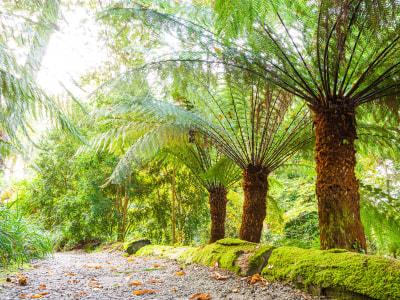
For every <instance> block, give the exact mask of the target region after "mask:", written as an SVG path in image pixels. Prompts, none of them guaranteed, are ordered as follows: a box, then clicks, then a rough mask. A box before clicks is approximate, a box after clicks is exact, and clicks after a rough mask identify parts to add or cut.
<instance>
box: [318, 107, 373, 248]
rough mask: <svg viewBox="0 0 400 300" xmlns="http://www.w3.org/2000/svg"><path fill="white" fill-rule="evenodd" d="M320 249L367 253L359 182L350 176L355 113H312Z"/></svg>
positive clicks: (351, 171)
mask: <svg viewBox="0 0 400 300" xmlns="http://www.w3.org/2000/svg"><path fill="white" fill-rule="evenodd" d="M314 125H315V134H316V144H315V150H316V155H315V162H316V165H317V183H316V194H317V199H318V216H319V231H320V237H321V249H331V248H342V249H347V250H349V251H360V250H361V249H364V251H365V252H366V251H367V248H366V242H365V232H364V227H363V225H362V223H361V216H360V193H359V183H358V180H357V178H356V176H355V173H354V168H355V166H356V150H355V147H354V141H355V139H356V138H357V133H356V119H355V110H354V109H348V110H347V111H346V112H342V113H333V112H331V111H327V110H320V111H314Z"/></svg>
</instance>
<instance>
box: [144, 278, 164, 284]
mask: <svg viewBox="0 0 400 300" xmlns="http://www.w3.org/2000/svg"><path fill="white" fill-rule="evenodd" d="M146 282H148V283H161V282H164V280H157V279H152V280H147V281H146Z"/></svg>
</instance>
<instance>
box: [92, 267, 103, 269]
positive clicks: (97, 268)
mask: <svg viewBox="0 0 400 300" xmlns="http://www.w3.org/2000/svg"><path fill="white" fill-rule="evenodd" d="M94 268H95V269H101V268H102V266H95V267H94Z"/></svg>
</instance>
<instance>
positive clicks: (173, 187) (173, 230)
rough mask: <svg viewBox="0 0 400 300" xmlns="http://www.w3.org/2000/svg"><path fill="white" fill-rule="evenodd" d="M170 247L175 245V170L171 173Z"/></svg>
mask: <svg viewBox="0 0 400 300" xmlns="http://www.w3.org/2000/svg"><path fill="white" fill-rule="evenodd" d="M171 229H172V245H174V244H175V243H176V237H175V168H173V172H172V228H171Z"/></svg>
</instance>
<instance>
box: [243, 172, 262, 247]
mask: <svg viewBox="0 0 400 300" xmlns="http://www.w3.org/2000/svg"><path fill="white" fill-rule="evenodd" d="M268 175H269V171H268V169H267V168H265V167H263V166H253V165H251V164H249V165H247V166H246V168H245V169H244V170H243V191H244V204H243V216H242V225H241V227H240V232H239V238H241V239H242V240H245V241H249V242H253V243H258V242H260V239H261V233H262V229H263V222H264V219H265V216H266V215H267V203H266V201H267V193H268Z"/></svg>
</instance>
